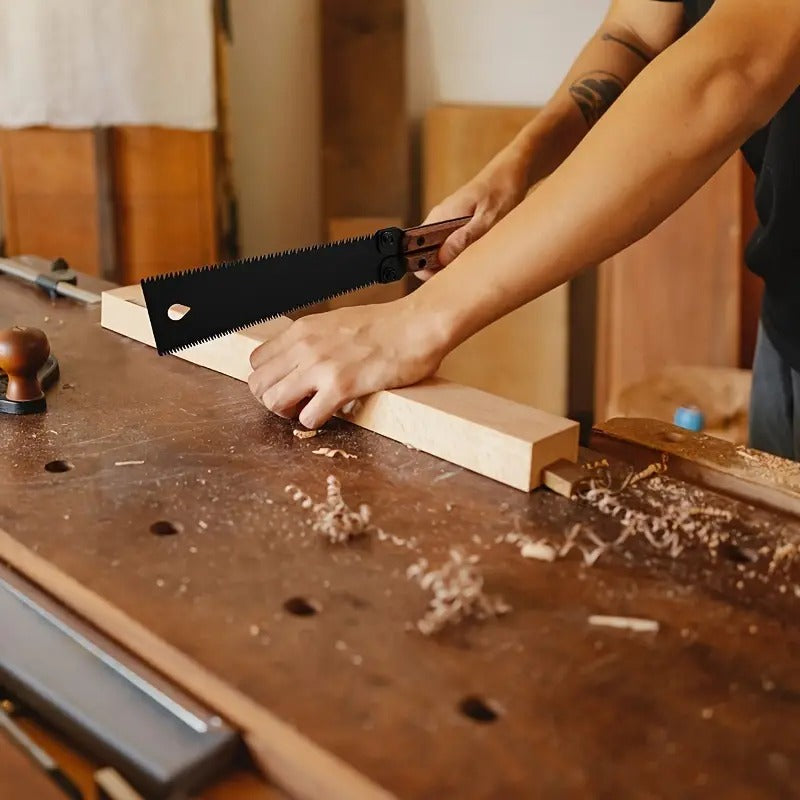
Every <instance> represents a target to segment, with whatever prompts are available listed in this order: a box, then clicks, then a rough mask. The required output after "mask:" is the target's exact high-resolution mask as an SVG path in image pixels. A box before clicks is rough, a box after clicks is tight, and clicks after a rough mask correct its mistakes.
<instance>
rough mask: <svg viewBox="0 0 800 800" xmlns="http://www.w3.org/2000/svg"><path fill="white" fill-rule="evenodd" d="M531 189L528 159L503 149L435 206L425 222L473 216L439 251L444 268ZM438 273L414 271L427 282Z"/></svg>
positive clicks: (433, 271) (425, 270)
mask: <svg viewBox="0 0 800 800" xmlns="http://www.w3.org/2000/svg"><path fill="white" fill-rule="evenodd" d="M528 188H529V187H528V175H527V169H526V168H525V166H524V161H523V160H522V159H521V158H520V157H519V156H517V155H516V153H515V152H514V151H513V150H503V151H502V152H501V153H499V154H498V155H497V156H495V158H494V159H492V161H490V162H489V163H488V164H487V165H486V166H485V167H484V168H483V169H482V170H481V171H480V172H479V173H478V174H477V175H476V176H475V177H474V178H473V179H472V180H471V181H470V182H469V183H467V184H465V185H464V186H462V187H461V188H460V189H458V190H457V191H456V192H454V193H453V194H451V195H450V196H449V197H447V198H446V199H445V200H443V201H442V202H441V203H439V204H438V205H437V206H435V207H434V208H432V209H431V212H430V214H428V216H427V217H426V219H425V222H424V223H423V224H429V223H432V222H442V221H444V220H448V219H456V218H458V217H469V216H471V217H472V219H471V220H470V221H469V222H468V223H467V224H466V225H464V226H463V227H461V228H459V229H458V230H457V231H455V232H454V233H452V234H451V235H450V236H449V237H448V238H447V239H446V240H445V242H444V243H443V244H442V246H441V248H440V250H439V263H440V264H441V265H442V267H446V266H447V265H448V264H449V263H450V262H451V261H453V259H455V258H456V256H458V255H460V254H461V252H462V251H463V250H465V249H466V248H467V247H469V245H471V244H472V243H473V242H475V241H477V240H478V239H480V237H481V236H483V235H484V234H485V233H486V232H487V231H488V230H489V229H490V228H491V227H492V226H493V225H495V224H496V223H497V222H499V221H500V220H501V219H502V218H503V217H504V216H505V215H506V214H508V212H509V211H511V209H513V208H514V207H515V206H517V205H519V203H521V202H522V200H523V199H524V198H525V194H526V192H527V191H528ZM434 273H435V270H430V269H423V270H420V271H419V272H415V273H414V274H415V275H416V276H417V277H418V278H419V279H420V280H423V281H425V280H427V279H428V278H430V277H431V276H432V275H433V274H434Z"/></svg>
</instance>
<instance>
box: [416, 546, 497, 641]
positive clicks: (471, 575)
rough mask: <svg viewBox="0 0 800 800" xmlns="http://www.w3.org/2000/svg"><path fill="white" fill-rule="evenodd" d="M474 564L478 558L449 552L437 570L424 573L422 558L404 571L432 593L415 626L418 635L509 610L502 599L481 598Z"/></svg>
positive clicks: (426, 569)
mask: <svg viewBox="0 0 800 800" xmlns="http://www.w3.org/2000/svg"><path fill="white" fill-rule="evenodd" d="M478 561H479V557H478V556H476V555H472V556H468V555H466V554H465V553H464V551H463V550H460V549H458V548H453V549H451V550H450V557H449V559H448V560H447V561H445V563H444V564H442V566H441V567H439V568H438V569H428V567H429V564H428V561H427V559H424V558H422V559H420V560H419V561H418V562H417V563H416V564H412V565H411V566H410V567H409V568H408V570H407V571H406V577H407V578H408V579H409V580H413V581H416V583H418V584H419V586H420V587H421V588H422V589H424V590H426V591H427V590H430V591H431V592H432V593H433V598H432V599H431V601H430V603H429V604H428V611H427V612H426V614H425V616H424V617H423V618H422V619H420V620H419V621H418V622H417V624H416V627H417V630H419V631H420V633H422V634H424V635H425V636H430V635H431V634H434V633H436V632H438V631H440V630H442V628H444V627H446V626H447V625H454V624H456V623H458V622H460V621H461V620H464V619H478V620H484V619H488V618H491V617H496V616H500V615H501V614H507V613H508V612H509V611H510V610H511V606H509V605H508V604H507V603H506V602H505V601H504V600H503V599H502V598H500V597H489V596H488V595H486V594H485V592H484V590H483V575H482V574H481V572H480V570H479V569H478V567H477V564H478Z"/></svg>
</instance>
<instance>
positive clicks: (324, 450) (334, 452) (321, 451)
mask: <svg viewBox="0 0 800 800" xmlns="http://www.w3.org/2000/svg"><path fill="white" fill-rule="evenodd" d="M311 452H312V453H313V454H314V455H315V456H327V457H328V458H335V457H336V456H341V457H342V458H344V459H345V461H346V460H347V459H349V458H356V459H357V458H358V456H356V455H353V454H352V453H348V452H346V451H345V450H339V449H337V448H334V447H319V448H317V449H316V450H312V451H311Z"/></svg>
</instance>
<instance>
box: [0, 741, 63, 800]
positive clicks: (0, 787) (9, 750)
mask: <svg viewBox="0 0 800 800" xmlns="http://www.w3.org/2000/svg"><path fill="white" fill-rule="evenodd" d="M0 797H2V798H4V800H5V798H8V800H16V798H20V799H21V798H31V800H34V798H35V800H64V797H65V795H64V794H63V793H62V792H61V790H60V789H59V788H58V787H57V786H56V784H55V783H53V781H51V780H50V778H49V777H48V775H47V773H45V772H43V771H42V770H41V769H40V768H39V767H38V766H36V765H35V764H34V763H33V761H31V760H30V759H29V758H28V757H27V756H26V755H25V754H24V753H23V752H22V750H20V749H19V748H18V747H17V746H16V745H15V744H13V743H12V742H11V740H10V739H8V738H7V737H6V736H5V734H3V733H2V732H0Z"/></svg>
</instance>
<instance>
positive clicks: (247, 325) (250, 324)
mask: <svg viewBox="0 0 800 800" xmlns="http://www.w3.org/2000/svg"><path fill="white" fill-rule="evenodd" d="M358 238H361V237H358ZM377 285H378V282H377V281H369V282H367V283H362V284H361V285H360V286H356V287H355V288H354V289H346V290H345V291H341V292H334V293H333V294H329V295H326V296H325V297H321V298H319V300H312V301H311V302H309V303H303V304H302V305H299V306H294V307H293V308H289V309H287V310H286V311H282V312H281V313H280V314H269V315H267V316H266V317H261V318H260V319H256V320H254V321H253V322H247V323H245V324H243V325H236V326H235V327H233V328H229V329H227V330H224V331H219V332H217V333H212V334H210V335H209V336H204V337H203V338H202V339H198V340H197V341H196V342H190V343H187V344H180V345H177V346H175V347H170V348H167V349H166V350H160V349H159V350H158V354H159V355H161V356H164V355H174V354H175V353H178V352H180V351H181V350H187V349H188V348H190V347H195V346H196V345H198V344H206V343H207V342H212V341H214V339H221V338H222V337H223V336H230V335H231V334H232V333H240V332H241V331H245V330H247V329H248V328H252V327H254V326H255V325H263V324H264V323H265V322H270V321H271V320H273V319H278V318H279V317H285V316H286V315H287V314H294V313H295V312H297V311H302V310H303V309H304V308H310V307H311V306H315V305H317V303H324V302H326V301H328V300H335V299H336V298H337V297H343V296H344V295H346V294H350V293H351V292H357V291H359V290H361V289H366V288H367V287H368V286H377ZM157 349H158V348H157Z"/></svg>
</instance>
